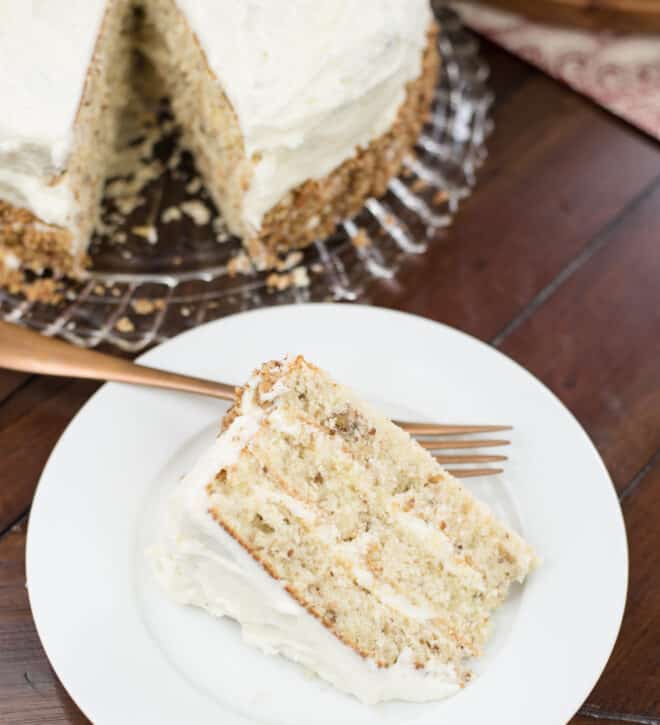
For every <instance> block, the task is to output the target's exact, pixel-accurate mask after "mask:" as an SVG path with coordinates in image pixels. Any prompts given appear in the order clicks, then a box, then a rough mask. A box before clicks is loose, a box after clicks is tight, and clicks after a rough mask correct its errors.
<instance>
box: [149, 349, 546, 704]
mask: <svg viewBox="0 0 660 725" xmlns="http://www.w3.org/2000/svg"><path fill="white" fill-rule="evenodd" d="M228 450H231V453H230V454H227V451H228ZM214 451H215V452H211V453H210V454H209V456H208V457H207V458H206V459H205V462H204V463H203V464H202V465H201V466H200V467H198V468H197V469H196V470H195V471H194V472H193V473H192V474H191V475H190V476H189V477H187V478H186V479H185V480H184V481H183V483H182V484H181V487H180V489H179V491H178V493H177V494H176V501H177V502H178V503H177V504H176V506H179V507H182V510H181V512H180V514H179V516H180V517H182V518H183V519H185V520H187V521H190V520H191V519H196V520H197V522H198V524H197V525H198V526H199V531H198V534H199V537H200V540H201V541H204V542H208V536H209V534H210V533H211V532H214V534H213V536H214V537H215V538H217V539H218V540H219V541H222V540H223V536H226V535H227V534H229V535H231V536H232V537H233V538H234V539H236V541H238V542H239V543H240V544H241V545H242V546H243V547H244V549H245V550H246V551H247V552H249V553H250V554H251V556H252V557H253V559H254V560H255V561H257V562H258V563H259V564H261V566H262V567H263V571H264V573H265V572H267V575H270V577H272V578H273V579H274V580H277V581H280V582H281V585H282V587H283V588H284V589H285V590H286V591H287V592H288V593H289V594H290V595H291V597H292V598H293V599H295V601H296V602H297V603H298V604H299V605H300V606H301V607H303V608H304V610H306V611H307V612H308V613H309V614H310V615H312V616H313V617H314V618H315V619H317V620H318V622H320V623H322V624H323V625H324V626H325V627H326V629H327V630H328V632H331V633H332V634H333V635H334V637H335V638H336V640H338V641H340V642H341V643H343V645H344V646H345V647H347V648H351V649H352V650H353V651H354V652H355V653H357V654H358V655H360V656H361V657H362V658H363V659H364V660H365V661H366V662H367V663H369V664H370V666H371V667H373V668H377V669H379V670H381V671H384V672H387V671H390V670H392V668H397V671H399V670H404V671H405V670H406V668H407V670H408V671H409V672H410V671H413V672H415V671H416V672H417V674H418V675H420V677H419V678H418V680H419V685H420V688H421V690H420V693H419V695H420V699H426V698H428V696H429V695H430V696H432V697H434V696H437V697H440V696H442V695H443V694H446V692H447V690H448V689H450V690H451V689H455V688H456V687H457V686H461V685H463V684H465V683H466V682H467V681H468V680H469V678H470V672H469V664H468V661H469V658H470V657H472V656H476V655H479V654H480V653H481V648H482V646H483V644H484V642H485V641H486V639H487V636H488V633H489V625H490V617H491V614H492V611H493V610H494V609H495V608H496V607H497V606H498V605H499V604H500V603H501V602H502V601H503V599H504V598H505V597H506V595H507V593H508V590H509V588H510V585H511V584H512V583H513V582H514V581H522V580H523V579H524V578H525V576H526V575H527V573H528V572H529V570H530V569H531V568H532V567H533V565H534V562H535V556H534V554H533V552H532V551H531V549H530V548H529V547H528V546H527V544H525V542H524V541H523V540H522V539H521V538H520V537H519V536H518V535H517V534H515V533H514V532H512V531H510V530H508V529H507V528H506V527H505V526H504V525H502V524H500V523H499V522H497V521H496V520H495V519H494V518H493V517H492V515H491V514H490V512H489V511H488V510H487V509H486V507H485V506H483V505H482V504H480V503H479V502H477V501H476V500H475V499H474V498H473V497H472V496H471V495H470V494H469V493H468V492H467V491H465V490H464V489H463V487H462V486H461V485H460V483H459V482H458V481H456V480H455V479H453V478H452V477H451V476H450V475H449V474H447V473H446V472H445V471H443V470H442V468H441V467H440V466H439V465H438V464H437V462H436V461H435V460H434V459H433V458H432V457H431V456H430V455H429V453H428V452H427V451H426V450H424V449H423V448H421V447H420V446H419V445H418V444H417V443H415V442H414V441H413V440H411V438H410V437H409V436H408V434H406V433H405V432H404V431H402V430H401V429H400V428H398V427H397V426H395V425H393V424H392V423H390V422H389V421H387V420H385V419H383V418H382V417H380V416H378V415H377V414H376V413H375V412H374V411H373V410H371V409H370V408H369V406H367V405H365V404H364V403H362V402H361V401H359V400H358V399H357V398H356V397H355V396H354V395H353V394H352V393H351V392H350V391H348V390H347V389H345V388H343V387H341V386H338V385H337V384H335V383H333V382H332V381H331V380H330V379H329V378H328V376H327V375H325V374H324V373H322V372H321V371H319V370H318V369H316V368H314V367H313V366H311V365H310V364H308V363H306V362H305V361H304V360H303V359H302V358H297V359H295V360H294V361H292V362H288V363H284V364H282V363H270V364H268V365H266V366H264V367H263V368H262V369H261V370H260V371H259V373H258V374H257V375H256V376H255V377H254V378H253V379H252V381H251V382H250V383H249V384H248V386H246V388H244V389H243V390H242V391H241V393H240V394H239V397H238V400H237V403H236V404H235V406H234V407H233V409H232V410H231V411H230V413H229V414H228V415H227V416H226V419H225V421H224V432H223V433H222V435H221V436H220V438H219V439H218V443H217V444H216V447H215V449H214ZM201 522H204V523H203V524H202V523H201ZM225 532H226V533H225ZM181 535H182V536H183V537H184V538H185V539H186V541H189V540H193V541H194V540H195V538H196V534H195V532H194V529H190V528H188V527H186V531H185V534H184V533H182V534H181ZM180 541H181V539H180V537H179V536H178V534H177V533H176V526H175V527H174V533H172V530H170V534H169V535H168V538H167V542H166V543H165V544H164V545H163V547H162V548H161V551H160V554H159V556H158V559H159V561H161V568H163V566H165V567H166V568H168V571H169V572H170V574H171V573H172V571H173V567H174V569H175V570H176V577H175V579H176V582H177V584H176V588H177V591H178V595H177V596H178V597H179V600H181V599H183V600H184V601H187V602H188V603H192V604H196V605H198V606H202V607H205V608H207V609H209V610H210V611H215V613H218V612H217V611H216V609H217V607H216V603H215V602H214V600H213V599H211V598H205V597H202V598H200V597H199V596H198V594H199V591H198V589H199V587H200V586H205V585H204V584H203V583H201V582H200V581H199V577H198V574H197V573H195V572H193V571H190V570H189V569H188V559H187V557H186V553H185V552H187V551H188V550H189V544H186V545H185V547H184V548H183V549H182V548H181V547H180V545H179V543H180ZM187 580H188V581H189V582H190V586H191V587H192V589H190V591H191V592H192V590H193V589H194V590H195V593H192V594H191V595H190V597H189V598H187V599H186V597H185V596H184V597H182V596H181V591H182V590H186V589H187V585H186V581H187ZM208 585H209V586H210V587H213V588H214V590H215V584H214V583H213V582H209V583H208ZM166 586H167V587H168V588H171V587H172V577H170V580H169V582H166ZM219 609H225V610H227V606H226V603H224V604H223V605H222V606H220V607H219ZM236 609H237V607H233V608H231V611H232V612H233V611H235V610H236ZM238 610H239V614H238V616H237V618H238V620H239V621H240V622H242V623H243V618H242V616H241V614H240V608H238ZM262 615H263V617H264V623H265V622H266V621H267V619H268V616H269V613H268V611H266V612H263V613H262ZM231 616H236V615H235V614H231ZM307 645H310V643H309V642H308V643H307ZM276 649H277V648H276ZM300 649H301V651H304V650H305V643H304V642H301V643H300ZM278 651H283V650H278ZM283 652H284V653H285V654H286V652H285V651H283ZM298 659H299V661H303V662H304V663H305V664H306V665H307V666H311V667H313V664H314V662H313V658H311V659H312V661H311V662H308V661H306V660H305V658H304V657H300V656H299V657H298ZM321 674H323V673H321ZM323 676H326V677H327V673H326V674H323ZM328 679H331V681H334V680H333V679H332V677H328ZM391 679H392V678H391V676H390V681H391ZM394 679H396V678H394ZM406 682H407V686H409V685H410V680H409V679H406ZM356 688H357V685H356V686H355V688H354V689H351V690H350V691H351V692H353V693H354V694H357V695H358V696H359V697H364V698H365V699H368V698H369V697H370V695H363V693H360V692H359V691H356ZM422 693H423V694H422ZM432 693H435V694H432ZM390 696H391V697H398V696H399V695H394V694H391V695H390ZM383 697H385V698H387V693H385V694H384V695H383ZM406 697H408V698H411V699H415V695H414V691H411V690H407V695H406Z"/></svg>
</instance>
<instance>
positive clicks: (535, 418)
mask: <svg viewBox="0 0 660 725" xmlns="http://www.w3.org/2000/svg"><path fill="white" fill-rule="evenodd" d="M286 353H302V354H304V355H305V356H307V357H308V358H309V359H310V360H311V361H313V362H315V363H317V364H318V365H320V366H322V367H324V368H326V369H327V370H328V371H329V372H330V373H331V374H332V375H333V376H335V377H336V378H337V379H338V380H340V381H342V382H345V383H347V384H348V385H350V386H351V387H353V388H354V389H356V390H357V391H359V392H360V393H361V394H362V395H363V396H365V397H366V398H367V399H370V400H371V401H372V402H374V403H376V404H377V405H380V406H381V408H382V410H383V411H384V412H386V413H388V414H390V415H397V416H409V417H411V418H412V417H414V418H416V419H424V418H426V419H428V420H446V421H456V422H506V423H511V424H512V425H514V426H515V429H514V431H513V433H512V435H511V440H512V443H513V445H512V447H511V449H510V455H511V460H510V461H509V462H508V463H507V464H506V474H505V475H504V476H503V477H502V478H501V479H500V478H490V479H474V480H472V481H471V482H470V484H469V486H470V488H471V489H472V490H473V491H474V492H475V494H476V495H477V496H480V497H481V498H483V499H485V500H487V501H488V503H490V504H491V505H492V506H493V507H494V508H495V510H496V512H497V513H498V515H500V516H501V517H503V518H504V519H506V520H507V521H508V522H509V523H510V524H511V525H513V526H514V527H516V528H517V529H518V530H519V531H520V532H521V533H522V534H523V535H524V536H525V537H526V538H527V539H528V540H529V541H530V543H532V544H533V546H534V547H535V548H536V549H537V551H538V552H539V554H540V555H541V557H542V558H543V563H542V565H541V567H540V568H539V569H538V570H537V571H536V572H534V573H533V574H532V576H531V577H530V578H529V580H528V582H527V583H526V584H525V586H524V587H522V588H519V589H518V590H517V591H516V592H514V594H513V596H512V597H511V599H510V601H509V602H508V603H507V604H506V605H505V607H504V608H503V610H502V612H501V613H499V615H498V617H497V619H496V630H495V636H494V638H493V640H492V642H491V643H490V645H489V647H488V651H487V653H486V657H485V658H484V661H483V662H482V663H480V664H479V667H478V675H477V677H476V679H475V680H474V682H473V683H472V684H470V686H469V687H467V688H466V689H465V690H463V691H461V692H460V693H459V694H458V695H456V696H455V697H453V698H451V699H449V700H446V701H441V702H435V703H428V704H407V703H401V702H395V703H387V704H381V705H378V706H376V707H370V706H366V705H363V704H361V703H360V702H358V701H357V700H355V699H353V698H352V697H349V696H347V695H344V694H342V693H340V692H337V691H335V690H334V689H333V688H331V687H330V686H327V685H325V684H324V683H323V682H321V681H320V680H318V679H316V678H313V677H311V676H310V675H309V673H307V672H305V671H304V670H303V669H302V668H300V667H298V666H297V665H295V664H293V663H290V662H287V661H286V660H284V659H282V658H280V657H274V656H268V655H264V654H262V653H260V652H259V651H257V650H255V649H253V648H251V647H250V646H248V645H246V644H244V643H243V642H242V641H241V637H240V629H239V628H238V626H237V625H236V624H234V623H233V622H231V621H229V620H219V619H214V618H212V617H211V616H209V615H207V614H206V613H204V612H203V611H201V610H196V609H193V608H187V607H179V606H177V605H175V604H172V603H171V602H169V601H168V600H167V599H166V598H165V597H164V596H163V594H162V593H161V591H160V590H159V588H158V586H157V584H156V582H155V581H154V579H153V577H152V576H151V572H150V571H149V568H148V566H147V563H146V561H145V555H144V551H145V548H146V547H148V546H149V543H150V541H151V539H152V537H153V529H154V522H155V520H156V518H157V512H158V508H159V503H160V501H161V500H162V498H163V496H164V495H166V493H167V492H168V491H169V490H170V489H171V488H172V486H173V485H174V484H175V483H176V481H177V480H178V478H179V477H180V476H181V475H182V474H184V473H185V472H186V471H187V470H188V468H189V467H190V465H191V464H192V462H193V461H194V459H195V458H196V456H197V455H198V454H199V453H200V451H201V450H202V449H203V448H204V447H205V445H207V443H208V442H210V441H211V440H212V438H213V436H214V433H215V431H216V430H217V425H218V421H219V419H220V417H221V414H222V413H223V411H224V409H225V406H224V405H223V404H221V403H219V402H218V401H214V400H210V399H204V398H198V397H196V396H192V395H184V394H178V393H169V392H162V391H156V390H147V389H138V388H133V387H129V386H123V385H116V384H111V385H106V386H104V387H103V388H102V389H101V390H100V391H99V392H98V393H97V394H96V395H94V396H93V398H92V399H91V400H90V401H89V402H88V403H87V405H85V407H84V408H83V409H82V410H81V412H80V413H79V414H78V415H77V416H76V418H75V419H74V420H73V422H72V423H71V425H70V426H69V428H68V429H67V431H66V432H65V434H64V435H63V436H62V438H61V440H60V441H59V443H58V444H57V447H56V448H55V451H54V452H53V454H52V456H51V458H50V461H49V462H48V465H47V467H46V469H45V471H44V473H43V476H42V479H41V482H40V484H39V488H38V490H37V494H36V496H35V500H34V505H33V507H32V515H31V518H30V526H29V531H28V545H27V578H28V588H29V593H30V602H31V605H32V611H33V614H34V619H35V621H36V625H37V629H38V631H39V635H40V636H41V640H42V642H43V645H44V647H45V649H46V652H47V653H48V656H49V658H50V660H51V662H52V664H53V667H54V668H55V670H56V672H57V674H58V675H59V677H60V679H61V680H62V682H63V684H64V686H65V687H66V689H67V690H68V691H69V693H70V694H71V696H72V697H73V698H74V700H75V701H76V702H77V703H78V705H79V706H80V708H81V709H82V710H83V712H85V714H86V715H87V716H88V717H89V718H90V719H91V720H93V721H94V722H95V723H97V725H103V724H104V723H111V724H113V725H114V724H116V723H140V724H141V725H147V724H149V723H155V724H158V725H166V724H167V723H173V724H176V725H181V724H182V723H186V724H191V725H198V724H199V725H202V724H205V723H209V724H211V723H212V724H213V725H218V723H222V724H223V725H234V724H238V723H264V724H266V723H268V724H270V723H273V724H275V723H277V724H278V725H279V724H281V725H285V724H286V725H297V724H298V723H300V724H301V725H309V723H312V722H313V723H315V724H318V725H320V724H322V723H327V724H328V725H330V724H332V725H334V724H335V723H342V724H346V725H348V724H349V723H351V724H353V723H355V724H356V725H357V724H358V723H359V724H360V725H362V724H363V723H365V724H366V723H397V725H399V724H403V723H417V724H419V725H421V724H423V723H429V724H431V723H433V725H437V723H439V722H444V723H451V724H452V725H459V724H461V723H465V724H473V723H476V722H480V721H488V722H497V723H500V722H501V723H505V722H506V723H507V725H515V724H516V723H520V724H521V725H522V724H523V723H524V724H525V725H528V723H530V722H533V723H535V725H545V724H547V725H558V724H559V723H564V722H566V721H567V720H568V719H569V718H570V717H571V716H572V714H573V713H574V712H575V711H576V710H577V708H578V707H579V706H580V705H581V703H582V702H583V701H584V699H585V698H586V696H587V695H588V693H589V691H590V689H591V688H592V686H593V685H594V683H595V682H596V680H597V679H598V676H599V675H600V672H601V671H602V669H603V667H604V665H605V662H606V661H607V658H608V656H609V654H610V651H611V649H612V646H613V644H614V641H615V639H616V635H617V632H618V630H619V625H620V622H621V617H622V614H623V607H624V601H625V595H626V583H627V548H626V536H625V529H624V525H623V521H622V517H621V512H620V509H619V504H618V502H617V499H616V496H615V494H614V490H613V487H612V484H611V481H610V478H609V476H608V474H607V471H606V470H605V467H604V465H603V463H602V461H601V459H600V458H599V456H598V454H597V452H596V450H595V449H594V447H593V445H592V444H591V442H590V441H589V439H588V438H587V436H586V434H585V433H584V431H583V430H582V428H580V426H579V425H578V423H577V422H576V420H575V419H574V418H573V416H572V415H571V414H570V413H569V412H568V411H567V410H566V408H564V407H563V406H562V405H561V403H560V402H559V401H558V400H557V399H556V398H555V397H554V396H553V395H552V393H550V392H549V391H548V390H547V389H546V388H545V387H544V386H543V385H541V384H540V383H539V382H538V381H537V380H536V379H535V378H534V377H532V376H531V375H530V374H529V373H527V372H526V371H525V370H523V369H522V368H521V367H519V366H518V365H517V364H515V363H514V362H512V361H511V360H509V359H508V358H506V357H504V356H503V355H501V354H500V353H499V352H497V351H495V350H493V349H491V348H489V347H488V346H486V345H484V344H483V343H481V342H479V341H477V340H475V339H473V338H471V337H469V336H467V335H465V334H463V333H461V332H457V331H456V330H453V329H451V328H449V327H446V326H444V325H440V324H438V323H434V322H430V321H428V320H424V319H421V318H417V317H412V316H409V315H405V314H401V313H397V312H392V311H387V310H383V309H378V308H374V307H360V306H356V305H351V306H340V305H296V306H291V307H276V308H269V309H263V310H258V311H254V312H248V313H245V314H241V315H236V316H234V317H228V318H225V319H222V320H219V321H217V322H213V323H210V324H208V325H205V326H203V327H200V328H198V329H196V330H193V331H191V332H188V333H186V334H184V335H181V336H180V337H178V338H175V339H174V340H171V341H170V342H168V343H166V344H164V345H162V346H161V347H159V348H157V349H154V350H152V351H151V352H149V353H147V354H146V355H144V356H143V358H142V361H143V362H145V363H146V364H149V365H154V366H156V367H163V368H168V369H171V370H175V371H179V372H186V373H190V374H193V375H199V376H202V377H210V378H216V379H219V380H224V381H231V382H237V383H238V382H242V381H244V380H245V379H246V378H247V377H248V376H249V374H250V372H251V371H252V369H253V368H255V367H256V366H257V365H259V364H260V363H261V362H263V361H265V360H267V359H271V358H278V357H281V356H283V355H284V354H286Z"/></svg>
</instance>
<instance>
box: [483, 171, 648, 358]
mask: <svg viewBox="0 0 660 725" xmlns="http://www.w3.org/2000/svg"><path fill="white" fill-rule="evenodd" d="M659 185H660V175H659V176H656V177H655V179H654V180H653V181H652V182H651V183H650V184H649V185H648V186H646V187H645V188H644V189H643V190H642V191H641V192H640V193H639V194H637V196H635V197H633V198H632V199H631V200H630V201H629V202H628V203H627V204H626V205H625V206H624V208H623V209H622V210H621V212H620V213H619V214H617V216H615V217H614V218H613V219H611V220H610V221H609V222H607V224H605V226H604V227H603V228H602V229H600V230H599V231H598V232H596V234H595V235H594V236H593V237H592V238H591V239H590V240H589V241H588V242H587V244H586V245H585V246H584V247H583V248H582V251H581V252H580V253H579V254H577V255H576V256H575V257H573V259H571V261H570V262H568V264H566V265H565V266H564V268H563V269H562V270H561V271H560V272H559V273H558V274H557V276H556V277H555V278H554V279H553V280H552V281H551V282H549V283H548V284H547V285H546V286H545V287H543V289H541V290H540V291H539V292H537V294H536V295H535V296H534V297H533V298H532V299H531V300H530V302H529V303H528V304H527V305H526V306H525V307H524V309H523V310H522V311H521V312H519V313H518V314H517V315H516V316H515V317H514V318H513V319H512V320H511V321H510V322H508V323H507V324H506V325H505V326H504V327H503V328H502V330H501V331H500V332H498V333H497V335H495V337H494V338H492V340H491V341H490V344H491V345H492V346H493V347H500V346H501V345H502V343H503V342H504V340H506V339H507V338H508V337H509V336H510V335H511V334H512V333H513V332H515V331H516V330H517V329H518V328H519V327H520V326H521V325H522V324H524V323H525V322H527V320H529V319H530V318H531V317H533V316H534V314H535V313H536V312H537V310H539V309H540V308H541V307H542V306H543V305H544V304H545V303H546V302H547V301H548V300H549V299H550V298H551V297H552V296H553V295H554V294H555V292H557V291H558V290H559V289H560V288H561V287H563V285H564V284H565V283H566V282H567V281H568V280H569V279H571V277H573V275H575V274H576V273H577V272H578V271H579V270H580V269H581V268H582V267H583V266H584V265H585V264H586V263H587V262H589V260H590V259H591V258H592V257H593V256H594V255H595V254H597V253H598V252H599V251H600V250H601V249H602V248H603V247H605V246H606V245H607V243H608V242H609V240H610V238H611V237H612V235H613V234H614V232H615V231H616V230H617V229H618V228H619V226H620V225H621V224H622V223H623V222H624V221H625V219H626V218H627V217H628V216H629V215H630V214H631V213H632V212H634V211H635V210H636V209H637V208H638V207H639V206H641V204H642V203H643V202H644V201H645V200H646V199H647V198H648V197H650V196H651V194H652V193H653V192H654V191H655V190H656V189H657V188H658V186H659Z"/></svg>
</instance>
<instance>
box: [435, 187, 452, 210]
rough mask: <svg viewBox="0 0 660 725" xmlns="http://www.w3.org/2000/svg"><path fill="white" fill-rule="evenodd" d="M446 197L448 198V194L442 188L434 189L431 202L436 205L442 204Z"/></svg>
mask: <svg viewBox="0 0 660 725" xmlns="http://www.w3.org/2000/svg"><path fill="white" fill-rule="evenodd" d="M447 199H449V194H448V193H447V192H446V191H445V190H444V189H440V191H436V193H435V194H434V195H433V203H434V204H437V205H438V206H441V205H442V204H444V203H445V202H446V201H447Z"/></svg>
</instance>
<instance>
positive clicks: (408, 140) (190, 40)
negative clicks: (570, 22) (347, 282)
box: [141, 0, 439, 267]
mask: <svg viewBox="0 0 660 725" xmlns="http://www.w3.org/2000/svg"><path fill="white" fill-rule="evenodd" d="M143 2H144V9H145V20H144V31H143V33H142V37H141V48H142V49H143V51H144V52H145V53H146V54H147V55H148V56H149V57H150V58H151V59H152V61H153V63H154V65H155V66H156V68H157V69H159V71H160V74H161V76H162V78H163V81H164V83H165V86H166V88H167V89H168V92H169V95H170V97H171V98H172V100H173V107H174V111H175V115H176V117H177V120H178V121H179V123H181V125H182V128H183V132H184V138H185V141H186V144H187V145H188V146H189V148H190V149H191V150H192V151H193V153H194V155H195V158H196V161H197V164H198V166H199V168H200V170H201V172H202V175H203V177H204V180H205V184H206V187H207V189H208V190H209V192H210V193H211V195H212V197H213V199H214V201H215V202H216V204H217V206H218V207H219V208H220V210H221V211H222V214H223V217H224V218H225V220H226V222H227V224H228V227H229V229H230V231H232V232H233V233H234V234H236V235H237V236H239V237H241V238H242V239H243V240H244V242H245V244H246V247H247V248H248V250H249V252H250V255H251V256H252V258H253V260H254V261H256V262H257V263H258V265H259V266H262V267H269V266H272V264H273V254H274V253H276V252H281V251H287V250H290V249H293V248H298V247H304V246H306V245H307V244H309V243H310V242H311V241H313V240H314V239H317V238H322V237H324V236H327V235H328V234H330V233H331V232H332V231H334V229H335V227H336V225H337V223H338V222H339V221H340V220H341V219H343V218H347V217H351V216H353V215H354V214H356V213H357V212H358V211H359V209H360V208H361V207H362V205H363V203H364V201H365V199H366V198H367V197H369V196H370V195H377V196H380V195H381V194H383V193H384V192H385V190H386V187H387V183H388V181H389V180H390V179H391V178H392V176H393V175H395V174H396V173H398V171H399V168H400V165H401V161H402V158H403V156H404V155H405V154H406V153H407V152H408V151H410V149H411V148H412V147H413V145H414V143H415V141H416V139H417V137H418V135H419V133H420V131H421V128H422V125H423V123H424V119H425V118H426V116H427V113H428V110H429V108H430V105H431V99H432V96H433V90H434V88H435V84H436V81H437V75H438V66H439V58H438V51H437V46H436V38H435V36H436V32H435V28H434V26H433V24H432V16H431V12H430V7H429V3H428V1H427V0H415V2H414V3H412V6H413V7H410V6H404V5H403V4H402V3H398V2H383V0H369V1H368V2H362V1H359V0H342V2H340V3H334V4H331V5H323V4H321V5H319V4H318V3H312V2H309V0H296V2H293V3H287V4H286V5H285V6H276V5H273V4H272V3H269V2H252V3H245V4H235V3H218V4H215V5H213V7H212V8H210V7H207V6H205V5H204V4H200V3H194V2H185V1H182V0H143ZM182 11H183V14H184V17H183V18H181V12H182ZM303 27H304V30H302V28H303Z"/></svg>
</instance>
